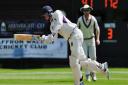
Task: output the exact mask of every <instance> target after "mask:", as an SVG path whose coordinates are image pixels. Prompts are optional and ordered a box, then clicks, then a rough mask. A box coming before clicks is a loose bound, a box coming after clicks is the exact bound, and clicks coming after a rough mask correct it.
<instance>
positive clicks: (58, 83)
mask: <svg viewBox="0 0 128 85" xmlns="http://www.w3.org/2000/svg"><path fill="white" fill-rule="evenodd" d="M83 74H84V72H83ZM110 74H111V77H110V80H107V79H106V78H105V77H104V76H103V75H101V74H99V73H97V77H98V80H97V81H96V82H86V81H84V83H85V85H128V69H127V68H111V69H110ZM84 80H85V77H84ZM0 85H73V80H72V72H71V70H70V68H42V69H0Z"/></svg>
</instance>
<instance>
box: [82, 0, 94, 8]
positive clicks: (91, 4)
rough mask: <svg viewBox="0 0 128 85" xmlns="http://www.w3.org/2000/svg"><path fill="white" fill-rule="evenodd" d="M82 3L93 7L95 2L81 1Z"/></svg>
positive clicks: (89, 0)
mask: <svg viewBox="0 0 128 85" xmlns="http://www.w3.org/2000/svg"><path fill="white" fill-rule="evenodd" d="M81 3H82V4H83V5H84V4H89V5H90V6H91V7H93V0H81Z"/></svg>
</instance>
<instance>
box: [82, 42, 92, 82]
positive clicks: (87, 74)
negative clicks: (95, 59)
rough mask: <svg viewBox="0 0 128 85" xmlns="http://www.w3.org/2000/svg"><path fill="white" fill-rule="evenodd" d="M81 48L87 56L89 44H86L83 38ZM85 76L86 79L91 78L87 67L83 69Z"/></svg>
mask: <svg viewBox="0 0 128 85" xmlns="http://www.w3.org/2000/svg"><path fill="white" fill-rule="evenodd" d="M83 49H84V53H85V54H86V56H87V57H88V56H89V46H88V42H87V40H84V42H83ZM85 77H86V80H87V81H91V79H90V71H89V70H88V69H87V68H86V69H85Z"/></svg>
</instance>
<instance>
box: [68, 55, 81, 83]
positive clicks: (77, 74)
mask: <svg viewBox="0 0 128 85" xmlns="http://www.w3.org/2000/svg"><path fill="white" fill-rule="evenodd" d="M69 62H70V63H69V64H70V67H71V69H72V72H73V78H74V85H80V81H81V82H82V78H83V77H82V72H81V70H80V68H81V66H80V64H79V60H78V59H77V58H76V57H74V56H69Z"/></svg>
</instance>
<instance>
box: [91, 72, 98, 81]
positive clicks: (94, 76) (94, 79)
mask: <svg viewBox="0 0 128 85" xmlns="http://www.w3.org/2000/svg"><path fill="white" fill-rule="evenodd" d="M90 76H91V77H92V81H96V80H97V77H96V73H94V72H90Z"/></svg>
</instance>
